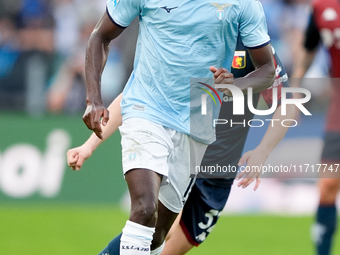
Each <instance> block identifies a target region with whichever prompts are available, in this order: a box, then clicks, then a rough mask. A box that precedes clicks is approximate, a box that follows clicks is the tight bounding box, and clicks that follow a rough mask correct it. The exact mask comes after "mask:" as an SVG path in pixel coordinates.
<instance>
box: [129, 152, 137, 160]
mask: <svg viewBox="0 0 340 255" xmlns="http://www.w3.org/2000/svg"><path fill="white" fill-rule="evenodd" d="M129 159H130V160H131V161H132V160H135V159H136V152H134V153H130V155H129Z"/></svg>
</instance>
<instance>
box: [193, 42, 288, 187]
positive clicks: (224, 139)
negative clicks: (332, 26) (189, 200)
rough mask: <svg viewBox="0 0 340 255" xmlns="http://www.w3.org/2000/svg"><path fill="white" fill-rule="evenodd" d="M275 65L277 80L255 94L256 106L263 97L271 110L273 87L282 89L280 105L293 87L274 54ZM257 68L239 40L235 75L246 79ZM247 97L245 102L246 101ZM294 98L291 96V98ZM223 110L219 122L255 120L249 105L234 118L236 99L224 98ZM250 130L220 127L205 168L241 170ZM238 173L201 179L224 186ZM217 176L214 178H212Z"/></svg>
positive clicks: (207, 176) (235, 58) (243, 127)
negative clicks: (284, 92) (238, 165)
mask: <svg viewBox="0 0 340 255" xmlns="http://www.w3.org/2000/svg"><path fill="white" fill-rule="evenodd" d="M274 62H275V66H276V79H275V82H274V84H273V86H271V87H270V88H267V89H265V90H263V91H261V92H258V93H253V102H254V107H256V105H257V102H258V101H259V100H260V98H261V97H262V98H263V99H264V101H265V102H266V104H267V105H268V107H271V105H272V102H273V98H272V91H273V88H274V87H276V88H278V94H277V96H278V105H279V104H280V102H281V100H280V99H281V88H282V87H283V86H284V87H289V83H288V76H287V73H286V71H285V69H284V67H283V65H282V63H281V61H280V59H279V57H278V56H277V55H276V54H275V52H274ZM254 70H255V69H254V66H253V65H252V62H251V59H250V56H249V54H248V52H247V49H246V48H245V47H244V46H243V44H242V42H241V41H240V40H238V43H237V47H236V51H235V54H234V59H233V62H232V68H231V72H232V73H233V74H234V78H239V77H244V76H246V75H247V74H248V73H250V72H252V71H254ZM246 97H247V95H245V100H244V102H246V101H247V100H246ZM289 97H291V96H289ZM222 101H223V102H222V106H221V111H220V114H219V119H223V120H228V121H229V122H230V120H232V121H233V122H234V123H248V121H249V120H251V119H252V118H253V117H254V114H253V113H252V112H251V111H250V110H249V109H248V107H247V105H245V107H244V109H245V112H244V115H234V114H233V97H232V96H227V95H224V97H223V100H222ZM248 131H249V125H247V124H246V125H242V124H238V125H232V126H231V125H229V124H226V125H216V141H215V142H214V143H212V144H211V145H209V146H208V148H207V151H206V153H205V155H204V158H203V160H202V164H201V165H202V166H203V167H204V166H206V167H209V166H216V165H219V166H234V168H237V163H238V161H239V159H240V158H241V154H242V151H243V147H244V144H245V142H246V138H247V134H248ZM235 175H236V173H232V172H228V173H225V172H221V173H216V172H215V173H214V174H213V175H211V174H205V173H199V174H198V177H199V178H206V181H208V182H209V183H211V184H213V185H218V186H224V185H225V184H226V182H227V183H228V182H231V181H232V180H233V179H232V177H234V176H235ZM212 177H213V178H212Z"/></svg>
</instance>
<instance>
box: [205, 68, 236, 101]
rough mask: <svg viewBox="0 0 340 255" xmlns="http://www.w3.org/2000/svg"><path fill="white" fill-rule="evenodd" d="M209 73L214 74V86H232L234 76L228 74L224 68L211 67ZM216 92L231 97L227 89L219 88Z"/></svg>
mask: <svg viewBox="0 0 340 255" xmlns="http://www.w3.org/2000/svg"><path fill="white" fill-rule="evenodd" d="M210 71H211V72H212V73H213V74H214V83H215V84H227V85H234V75H233V74H232V73H230V72H229V71H228V70H227V69H226V68H223V67H220V68H218V69H217V68H216V67H214V66H211V67H210ZM217 90H218V91H221V92H223V93H225V94H226V95H229V96H231V92H230V90H228V89H227V88H224V89H222V88H220V89H217Z"/></svg>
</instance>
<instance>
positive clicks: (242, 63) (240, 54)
mask: <svg viewBox="0 0 340 255" xmlns="http://www.w3.org/2000/svg"><path fill="white" fill-rule="evenodd" d="M232 67H233V68H235V69H243V68H245V67H246V52H245V51H235V54H234V59H233V63H232Z"/></svg>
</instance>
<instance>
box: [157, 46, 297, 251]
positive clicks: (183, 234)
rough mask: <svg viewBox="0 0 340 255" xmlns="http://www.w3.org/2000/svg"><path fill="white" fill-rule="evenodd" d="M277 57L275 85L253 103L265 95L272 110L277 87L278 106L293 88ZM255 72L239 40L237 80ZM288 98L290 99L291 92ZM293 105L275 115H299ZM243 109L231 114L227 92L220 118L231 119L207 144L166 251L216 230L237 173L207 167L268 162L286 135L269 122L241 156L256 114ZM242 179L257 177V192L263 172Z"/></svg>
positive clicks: (235, 67) (244, 184)
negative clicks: (283, 92)
mask: <svg viewBox="0 0 340 255" xmlns="http://www.w3.org/2000/svg"><path fill="white" fill-rule="evenodd" d="M274 57H275V61H274V62H275V65H276V80H275V82H274V85H273V86H272V87H270V88H268V89H266V90H264V91H262V92H259V93H254V94H253V102H254V105H256V102H258V101H259V99H260V97H263V99H264V100H265V102H266V103H267V105H268V107H269V108H270V107H271V105H272V90H273V88H274V87H276V88H277V89H278V105H280V101H281V100H280V99H281V93H280V92H281V88H282V87H283V86H284V87H288V86H289V84H288V76H287V74H286V71H285V69H284V67H283V65H282V63H281V61H280V60H279V58H278V56H277V55H276V54H275V53H274ZM252 71H254V67H253V65H252V62H251V59H250V57H249V55H248V54H247V49H246V48H245V47H244V46H243V44H242V43H241V41H240V40H238V44H237V48H236V52H235V55H234V60H233V64H232V69H231V72H232V73H233V75H234V77H235V78H238V77H244V76H246V75H247V74H248V73H250V72H252ZM245 97H246V96H245ZM288 97H291V95H289V96H288ZM245 102H246V100H245ZM294 107H295V106H293V105H291V106H289V108H288V109H287V115H285V116H281V113H280V106H278V108H277V110H276V111H275V113H274V116H273V118H272V119H293V117H294V115H295V113H294V111H295V108H294ZM244 109H245V113H244V115H233V97H232V96H227V95H224V97H223V103H222V107H221V111H220V115H219V119H220V120H227V121H228V123H226V124H221V125H216V141H215V142H214V143H213V144H211V145H209V146H208V148H207V151H206V153H205V155H204V158H203V161H202V163H201V170H202V171H201V172H199V173H198V176H197V179H196V182H195V184H194V186H193V188H192V190H191V193H190V195H189V198H188V200H187V201H186V203H185V206H184V208H183V210H182V214H181V215H179V216H178V217H177V219H176V221H175V223H174V224H173V226H172V228H171V230H170V232H169V234H168V236H167V241H166V244H165V248H164V250H163V252H162V255H170V254H171V255H175V254H185V253H186V252H188V251H189V250H190V249H191V248H192V247H193V246H198V245H199V244H201V243H202V242H203V241H204V240H205V239H206V237H207V236H208V235H209V233H210V232H211V231H212V229H213V227H214V226H215V224H216V222H217V220H218V218H219V216H220V214H221V212H222V210H223V208H224V206H225V205H226V203H227V200H228V197H229V194H230V190H231V187H232V184H233V181H234V179H235V177H236V172H235V171H232V170H229V171H225V172H223V171H221V172H217V171H216V172H214V173H211V172H207V171H205V170H207V169H209V167H210V166H216V165H218V166H220V167H221V168H222V167H223V166H225V167H228V168H225V169H238V167H239V166H240V165H244V164H245V163H246V164H247V165H248V166H259V165H261V164H263V163H264V162H265V160H266V159H267V157H268V156H269V154H270V152H271V151H272V149H273V148H274V147H275V146H276V144H277V143H278V142H279V141H280V140H281V139H282V138H283V136H284V135H285V133H286V131H287V129H288V128H287V127H283V126H280V125H276V126H274V127H271V126H270V127H269V128H268V130H267V132H266V134H265V135H264V137H263V139H262V141H261V143H260V145H259V146H258V147H257V148H255V149H254V150H253V151H248V152H247V153H245V154H244V155H243V156H242V151H243V148H244V145H245V142H246V138H247V134H248V131H249V125H248V124H247V123H248V121H249V120H251V119H253V117H254V114H253V113H252V112H251V111H250V110H249V109H248V107H246V106H245V108H244ZM231 120H232V121H233V123H245V125H243V124H236V125H232V126H231V124H230V122H231ZM221 122H223V121H221ZM241 156H242V157H241ZM239 177H240V176H238V177H237V178H239ZM242 177H244V178H243V179H242V180H241V181H240V182H239V183H238V186H242V187H243V188H245V187H247V186H248V185H249V184H250V183H251V182H252V181H253V180H254V179H256V184H255V188H254V189H255V190H256V189H257V187H258V186H259V184H260V178H259V177H260V176H259V173H255V172H253V173H248V175H247V174H245V173H244V174H242Z"/></svg>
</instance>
